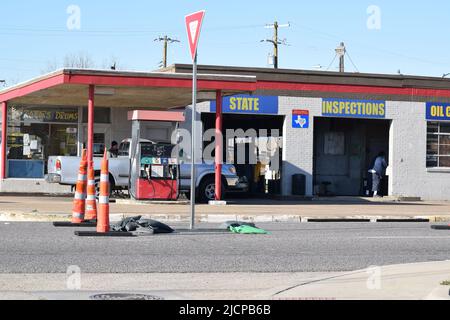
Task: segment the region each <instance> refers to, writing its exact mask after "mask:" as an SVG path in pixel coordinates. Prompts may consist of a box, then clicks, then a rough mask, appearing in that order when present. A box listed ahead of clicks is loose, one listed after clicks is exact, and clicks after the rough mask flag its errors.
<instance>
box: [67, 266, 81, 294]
mask: <svg viewBox="0 0 450 320" xmlns="http://www.w3.org/2000/svg"><path fill="white" fill-rule="evenodd" d="M66 275H67V281H66V285H67V289H68V290H81V269H80V267H79V266H69V267H68V268H67V272H66Z"/></svg>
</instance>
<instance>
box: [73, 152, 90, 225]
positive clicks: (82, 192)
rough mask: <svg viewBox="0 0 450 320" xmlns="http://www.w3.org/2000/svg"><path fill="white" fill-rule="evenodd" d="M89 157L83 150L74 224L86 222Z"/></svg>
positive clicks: (74, 205)
mask: <svg viewBox="0 0 450 320" xmlns="http://www.w3.org/2000/svg"><path fill="white" fill-rule="evenodd" d="M86 170H87V157H86V150H83V154H82V156H81V161H80V169H79V171H78V179H77V187H76V191H75V198H74V199H73V210H72V223H74V224H78V223H83V222H84V214H85V212H86V187H87V172H86Z"/></svg>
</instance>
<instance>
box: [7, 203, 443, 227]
mask: <svg viewBox="0 0 450 320" xmlns="http://www.w3.org/2000/svg"><path fill="white" fill-rule="evenodd" d="M71 211H72V199H71V198H61V197H13V196H0V221H56V220H69V219H70V217H71ZM110 212H111V219H112V220H120V219H121V218H122V217H124V216H135V215H144V216H145V217H149V218H154V219H158V220H162V221H172V222H175V221H177V222H185V221H188V220H189V216H190V214H189V206H188V205H186V204H185V203H181V204H180V203H169V204H154V203H152V204H133V203H131V202H126V201H119V202H118V203H112V204H111V206H110ZM311 218H313V219H368V220H372V221H374V220H376V219H418V218H426V219H429V220H430V221H431V222H447V221H450V203H449V202H399V201H394V200H389V199H381V200H378V201H374V200H372V199H370V200H365V199H359V198H355V199H353V201H352V199H347V198H346V199H343V200H340V199H334V200H333V199H324V200H314V201H277V200H260V199H258V200H246V199H239V200H232V201H230V203H229V205H227V206H209V205H198V206H197V220H198V222H212V223H214V222H222V221H224V220H244V221H255V222H306V221H307V220H308V219H311Z"/></svg>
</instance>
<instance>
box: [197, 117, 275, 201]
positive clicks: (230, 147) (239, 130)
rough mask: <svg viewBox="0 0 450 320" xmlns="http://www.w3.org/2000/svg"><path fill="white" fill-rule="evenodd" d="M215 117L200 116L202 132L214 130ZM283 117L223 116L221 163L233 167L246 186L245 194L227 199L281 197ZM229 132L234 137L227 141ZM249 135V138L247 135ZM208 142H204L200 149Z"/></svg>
mask: <svg viewBox="0 0 450 320" xmlns="http://www.w3.org/2000/svg"><path fill="white" fill-rule="evenodd" d="M214 121H215V115H214V114H212V113H203V114H202V122H203V130H204V132H206V131H207V130H210V129H213V128H214ZM283 123H284V116H274V115H270V116H268V115H256V116H255V115H247V114H224V115H223V132H224V146H225V149H224V163H227V164H233V165H234V166H235V167H236V171H237V175H238V176H239V177H244V179H245V180H246V181H247V182H248V192H246V193H244V194H243V193H242V192H240V193H239V194H237V193H236V194H234V195H233V194H229V195H228V197H234V196H238V195H239V197H249V198H251V197H258V198H259V197H270V196H273V195H280V194H281V163H282V162H281V160H282V150H281V148H282V146H283V144H282V133H283ZM230 130H233V131H234V132H235V133H236V135H235V136H233V137H231V138H230V137H227V134H226V132H227V131H230ZM251 133H252V134H251ZM209 143H210V142H205V144H204V148H206V146H207V145H208V144H209Z"/></svg>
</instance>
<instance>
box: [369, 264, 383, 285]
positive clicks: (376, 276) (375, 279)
mask: <svg viewBox="0 0 450 320" xmlns="http://www.w3.org/2000/svg"><path fill="white" fill-rule="evenodd" d="M366 273H367V274H368V275H369V278H368V279H367V289H369V290H380V289H381V268H380V267H376V266H372V267H369V268H368V269H367V271H366Z"/></svg>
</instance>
